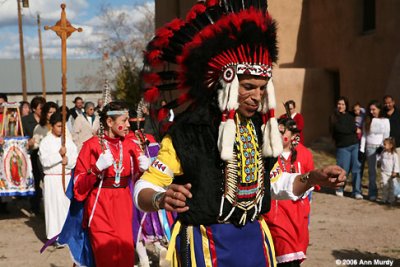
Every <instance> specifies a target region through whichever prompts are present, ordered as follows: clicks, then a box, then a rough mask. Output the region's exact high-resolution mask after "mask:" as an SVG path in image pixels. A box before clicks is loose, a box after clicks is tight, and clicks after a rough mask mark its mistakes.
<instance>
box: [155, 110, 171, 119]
mask: <svg viewBox="0 0 400 267" xmlns="http://www.w3.org/2000/svg"><path fill="white" fill-rule="evenodd" d="M168 114H169V110H168V109H166V108H160V110H159V111H158V115H157V120H158V121H163V120H165V119H166V118H167V117H168Z"/></svg>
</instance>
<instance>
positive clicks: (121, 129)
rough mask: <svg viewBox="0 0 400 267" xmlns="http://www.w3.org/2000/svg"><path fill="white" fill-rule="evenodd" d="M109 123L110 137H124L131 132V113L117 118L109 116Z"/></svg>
mask: <svg viewBox="0 0 400 267" xmlns="http://www.w3.org/2000/svg"><path fill="white" fill-rule="evenodd" d="M107 125H108V127H109V129H110V132H109V133H110V137H118V136H120V137H124V136H125V135H126V134H127V133H128V132H129V126H130V125H129V115H128V113H126V114H124V115H120V116H118V117H116V118H115V119H113V118H111V117H108V118H107Z"/></svg>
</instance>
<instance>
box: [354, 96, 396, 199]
mask: <svg viewBox="0 0 400 267" xmlns="http://www.w3.org/2000/svg"><path fill="white" fill-rule="evenodd" d="M367 110H368V116H367V117H366V119H365V124H364V127H365V129H364V131H363V136H362V138H361V147H360V151H361V152H363V153H366V156H367V162H368V176H369V185H368V197H369V199H370V200H372V201H375V200H376V197H377V193H378V188H377V186H376V154H377V153H378V152H379V150H380V147H382V146H383V140H385V138H387V137H389V134H390V123H389V119H387V118H384V117H383V114H382V106H381V104H380V103H379V102H378V101H376V100H373V101H371V102H370V104H369V105H368V109H367ZM377 150H378V152H377Z"/></svg>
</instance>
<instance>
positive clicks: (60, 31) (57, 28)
mask: <svg viewBox="0 0 400 267" xmlns="http://www.w3.org/2000/svg"><path fill="white" fill-rule="evenodd" d="M65 7H66V5H65V4H61V19H60V20H59V21H57V23H56V24H55V25H54V26H52V27H49V26H44V29H45V30H49V29H50V30H52V31H54V32H55V33H56V34H57V35H58V37H60V38H61V70H62V78H61V86H62V136H61V146H62V147H63V148H65V138H66V135H65V134H66V120H67V109H66V108H67V100H66V99H67V39H68V37H70V36H71V34H72V33H73V32H75V31H78V32H81V31H82V28H78V29H77V28H75V27H73V26H72V25H71V23H70V22H69V21H68V20H67V15H66V13H65ZM62 184H63V189H64V192H65V165H63V167H62Z"/></svg>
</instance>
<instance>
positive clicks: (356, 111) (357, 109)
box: [352, 102, 365, 180]
mask: <svg viewBox="0 0 400 267" xmlns="http://www.w3.org/2000/svg"><path fill="white" fill-rule="evenodd" d="M352 112H353V116H354V120H355V122H356V127H357V138H358V141H359V142H361V137H362V132H363V129H364V121H365V108H363V107H362V106H361V104H360V103H358V102H357V103H355V104H354V105H353V108H352ZM358 156H359V157H358V161H359V162H360V165H361V166H360V177H361V180H362V178H363V177H364V166H365V157H364V154H363V153H360V152H359V154H358Z"/></svg>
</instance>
